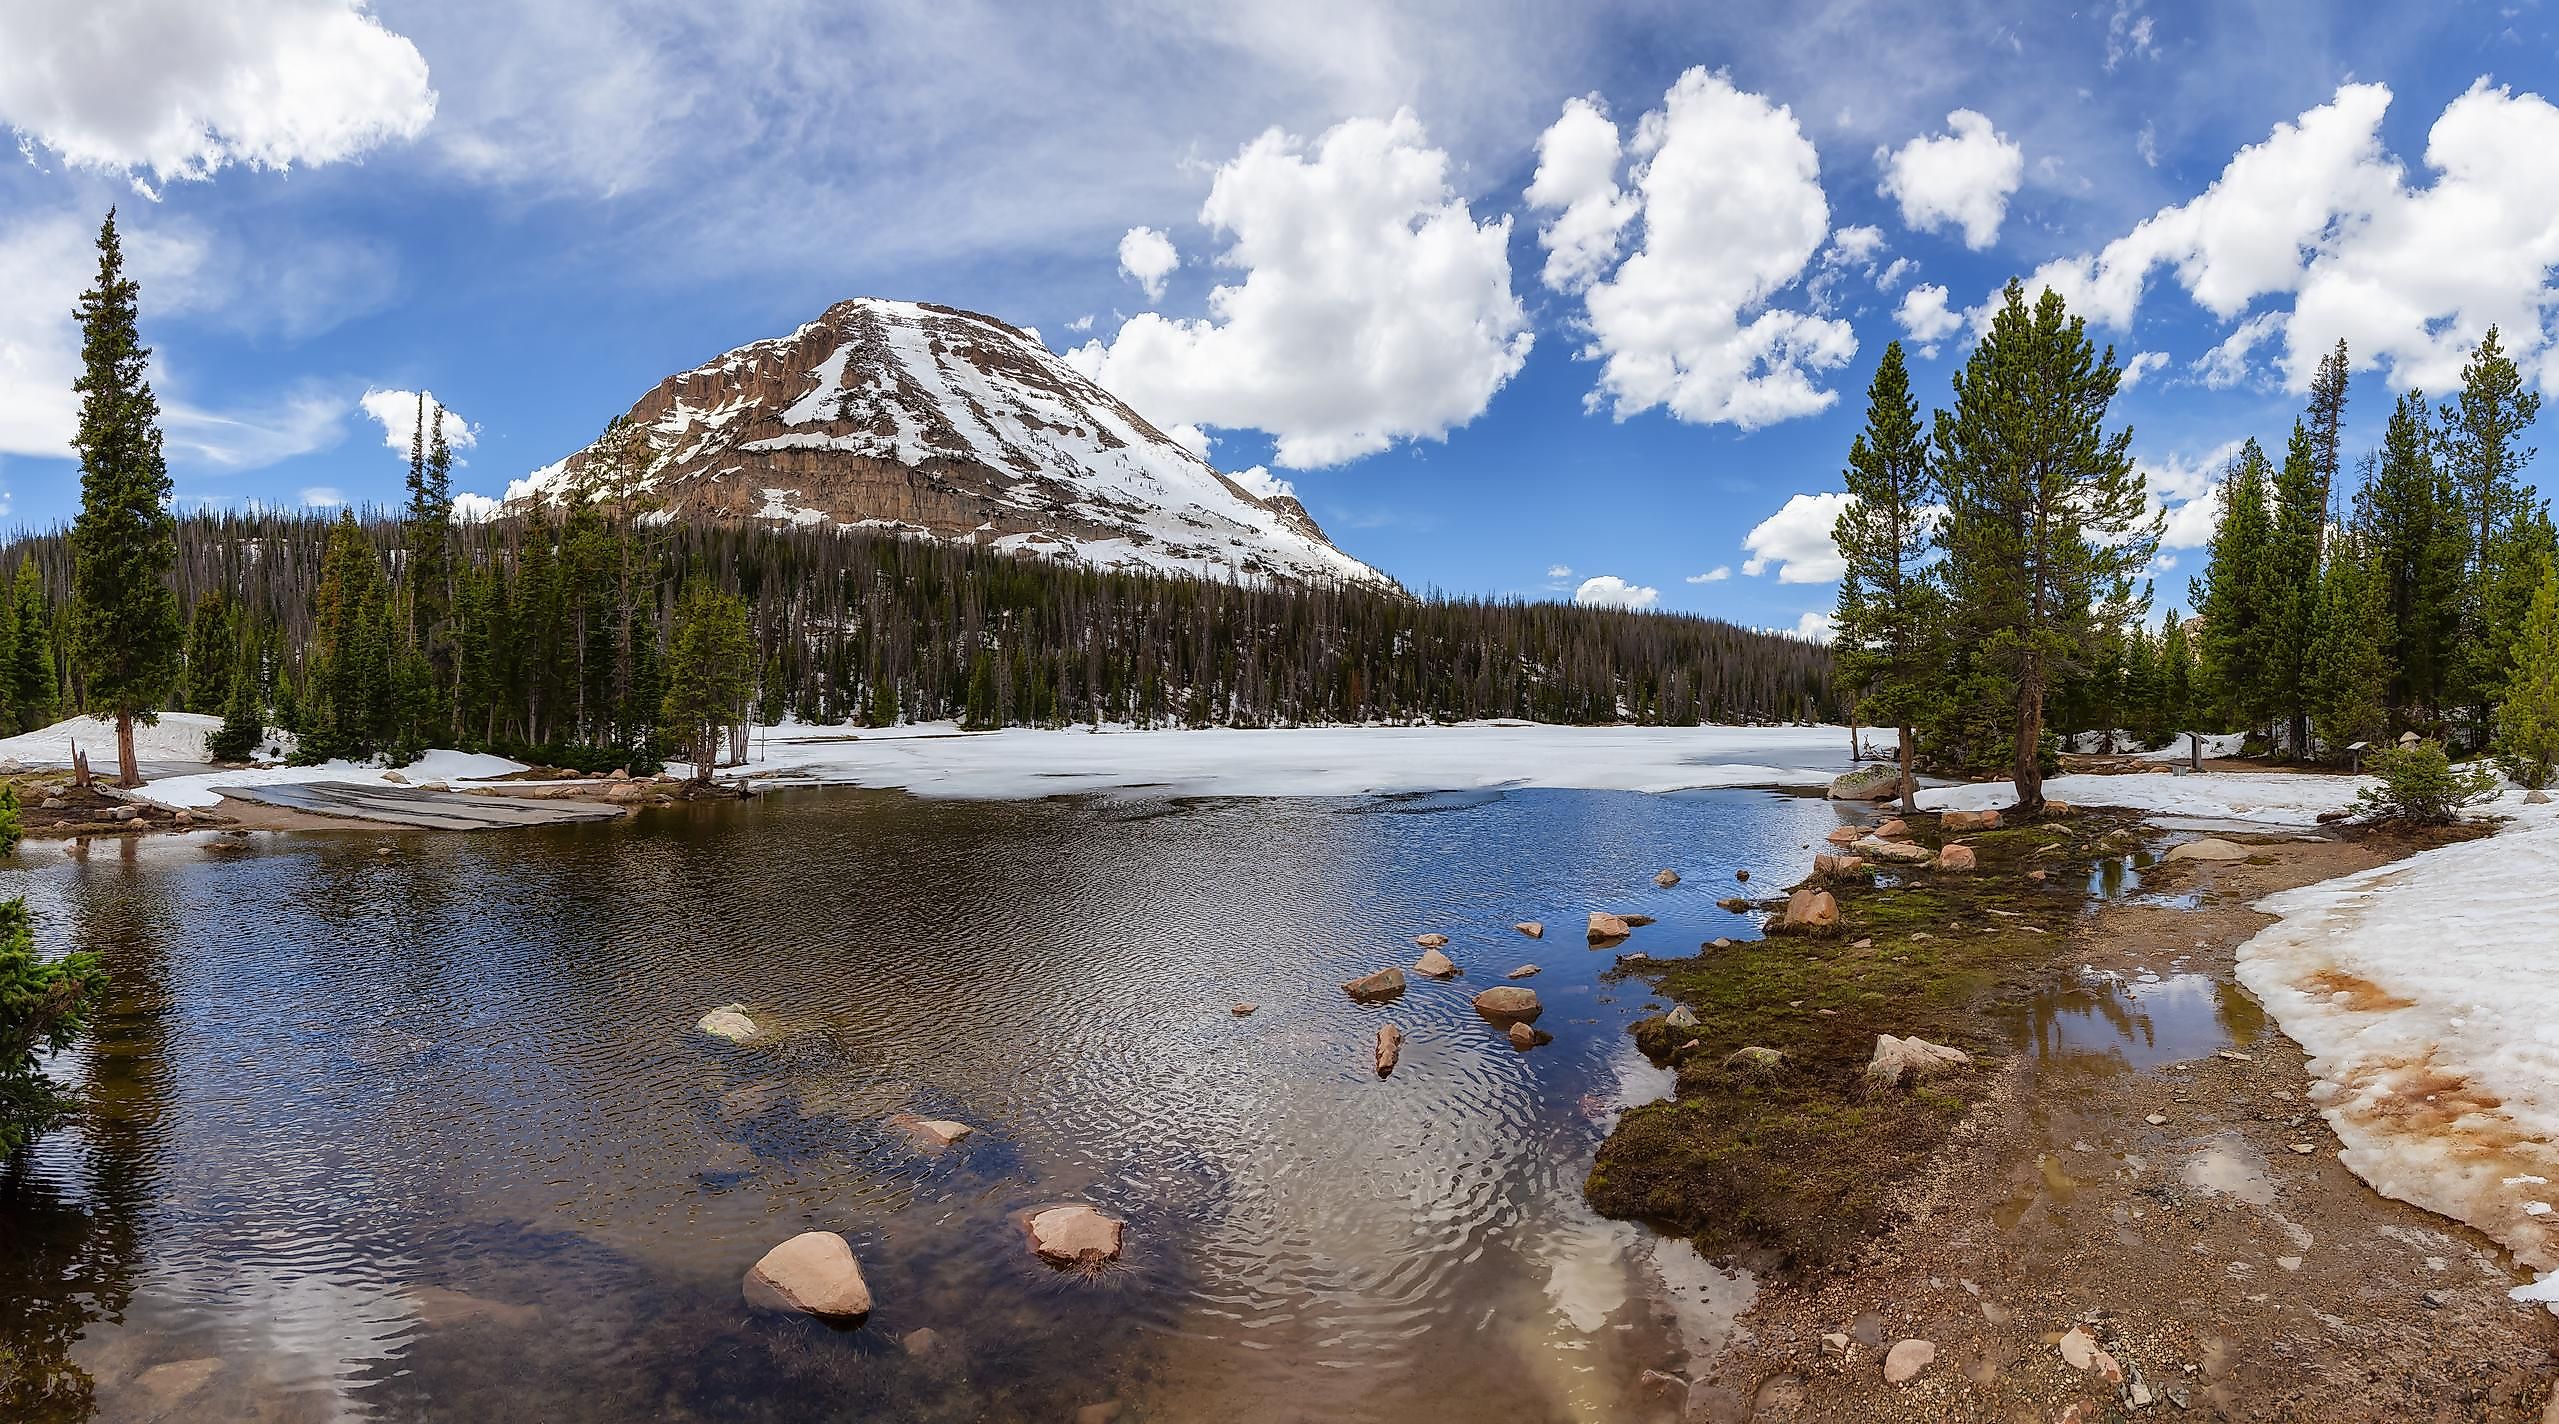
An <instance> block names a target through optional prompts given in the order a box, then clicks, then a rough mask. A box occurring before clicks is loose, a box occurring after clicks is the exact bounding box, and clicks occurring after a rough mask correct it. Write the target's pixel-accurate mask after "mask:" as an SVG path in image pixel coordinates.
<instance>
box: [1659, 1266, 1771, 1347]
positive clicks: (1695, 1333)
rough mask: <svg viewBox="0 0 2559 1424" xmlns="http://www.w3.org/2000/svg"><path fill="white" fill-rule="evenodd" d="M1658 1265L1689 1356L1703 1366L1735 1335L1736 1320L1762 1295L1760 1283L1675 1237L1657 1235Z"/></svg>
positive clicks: (1662, 1282) (1664, 1288)
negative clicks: (1723, 1265) (1728, 1268)
mask: <svg viewBox="0 0 2559 1424" xmlns="http://www.w3.org/2000/svg"><path fill="white" fill-rule="evenodd" d="M1652 1266H1653V1273H1654V1275H1655V1276H1656V1277H1657V1278H1658V1279H1659V1280H1660V1281H1661V1284H1662V1287H1663V1290H1664V1292H1665V1294H1666V1296H1667V1297H1668V1299H1669V1302H1670V1309H1671V1315H1672V1316H1673V1317H1674V1318H1675V1319H1677V1320H1678V1322H1679V1338H1680V1340H1681V1341H1682V1342H1683V1343H1685V1344H1686V1345H1687V1346H1688V1358H1689V1359H1690V1360H1692V1361H1695V1362H1696V1363H1697V1364H1699V1365H1703V1364H1704V1363H1705V1362H1706V1361H1708V1360H1710V1359H1713V1358H1714V1357H1715V1355H1716V1353H1717V1352H1718V1351H1720V1350H1722V1349H1723V1348H1724V1346H1725V1345H1726V1344H1727V1343H1729V1342H1730V1341H1731V1340H1732V1338H1733V1331H1734V1328H1735V1322H1737V1321H1739V1320H1740V1318H1741V1313H1742V1312H1743V1311H1745V1310H1748V1309H1750V1303H1751V1301H1753V1300H1754V1299H1756V1298H1757V1297H1758V1295H1759V1282H1758V1281H1756V1280H1753V1279H1752V1278H1751V1274H1750V1272H1748V1271H1744V1270H1739V1269H1734V1270H1729V1271H1728V1270H1726V1269H1724V1268H1723V1267H1721V1266H1718V1265H1716V1264H1715V1263H1714V1262H1712V1261H1709V1260H1707V1259H1706V1258H1705V1257H1704V1256H1702V1255H1700V1254H1699V1253H1698V1250H1697V1248H1696V1247H1694V1246H1692V1245H1690V1244H1688V1243H1687V1242H1686V1241H1682V1240H1680V1239H1678V1238H1677V1237H1671V1236H1658V1237H1655V1238H1654V1239H1653V1250H1652Z"/></svg>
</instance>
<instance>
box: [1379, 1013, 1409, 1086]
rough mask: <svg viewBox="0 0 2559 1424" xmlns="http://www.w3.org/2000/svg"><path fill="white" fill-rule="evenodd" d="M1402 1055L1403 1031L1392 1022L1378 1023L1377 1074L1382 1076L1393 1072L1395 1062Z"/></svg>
mask: <svg viewBox="0 0 2559 1424" xmlns="http://www.w3.org/2000/svg"><path fill="white" fill-rule="evenodd" d="M1403 1056H1404V1031H1403V1030H1402V1029H1400V1028H1397V1027H1396V1026H1395V1025H1393V1024H1379V1025H1378V1026H1377V1076H1378V1077H1380V1078H1383V1077H1385V1076H1386V1075H1387V1074H1389V1073H1392V1072H1394V1071H1395V1064H1396V1062H1397V1061H1398V1060H1400V1059H1401V1058H1402V1057H1403Z"/></svg>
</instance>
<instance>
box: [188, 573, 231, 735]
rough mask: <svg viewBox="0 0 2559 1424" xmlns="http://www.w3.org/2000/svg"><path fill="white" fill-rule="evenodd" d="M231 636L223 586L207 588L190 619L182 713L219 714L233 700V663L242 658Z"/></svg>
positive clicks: (228, 609)
mask: <svg viewBox="0 0 2559 1424" xmlns="http://www.w3.org/2000/svg"><path fill="white" fill-rule="evenodd" d="M237 641H238V640H237V639H235V638H233V637H232V636H231V605H230V603H229V601H228V600H226V599H224V598H223V596H222V591H221V590H220V589H207V590H205V593H204V596H203V597H202V598H199V599H197V600H196V603H195V614H194V616H193V617H191V618H189V619H188V620H187V655H186V660H187V672H186V677H185V678H184V679H183V680H182V681H181V684H180V685H181V686H182V687H183V688H184V689H185V695H184V696H183V697H181V698H180V699H179V707H178V710H179V711H182V712H204V713H218V712H220V711H222V709H223V708H225V707H227V706H229V705H230V703H231V666H232V664H233V663H234V662H236V661H237V660H238V653H237V649H236V648H235V647H234V644H235V643H236V642H237Z"/></svg>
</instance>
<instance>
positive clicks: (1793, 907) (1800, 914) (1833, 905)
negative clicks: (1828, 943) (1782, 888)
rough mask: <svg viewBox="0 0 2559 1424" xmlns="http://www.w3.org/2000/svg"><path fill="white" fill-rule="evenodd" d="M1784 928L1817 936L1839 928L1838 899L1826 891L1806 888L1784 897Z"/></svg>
mask: <svg viewBox="0 0 2559 1424" xmlns="http://www.w3.org/2000/svg"><path fill="white" fill-rule="evenodd" d="M1780 923H1781V924H1782V925H1783V927H1784V928H1786V929H1789V930H1794V931H1797V932H1798V933H1804V934H1819V933H1823V932H1825V931H1829V930H1835V929H1837V928H1839V897H1838V896H1836V895H1833V894H1831V893H1830V892H1829V891H1827V890H1814V889H1811V888H1809V887H1808V888H1806V889H1802V890H1798V891H1796V892H1795V893H1794V894H1792V895H1789V896H1787V897H1786V917H1785V919H1784V920H1783V921H1781V922H1780Z"/></svg>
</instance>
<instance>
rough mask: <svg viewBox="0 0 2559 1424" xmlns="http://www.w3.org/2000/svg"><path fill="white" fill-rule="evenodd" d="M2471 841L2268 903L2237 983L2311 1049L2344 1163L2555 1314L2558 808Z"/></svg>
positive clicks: (2512, 808) (2558, 1264)
mask: <svg viewBox="0 0 2559 1424" xmlns="http://www.w3.org/2000/svg"><path fill="white" fill-rule="evenodd" d="M2501 809H2503V810H2506V811H2508V812H2509V813H2511V814H2513V815H2514V817H2515V820H2514V821H2513V822H2512V823H2511V824H2509V825H2508V826H2507V827H2506V828H2505V829H2504V830H2503V831H2502V832H2500V833H2499V834H2497V835H2495V836H2492V837H2488V838H2486V839H2483V840H2476V841H2469V842H2465V843H2463V844H2460V845H2451V846H2444V847H2442V848H2440V849H2436V850H2431V851H2427V852H2424V853H2423V854H2420V855H2415V856H2411V857H2409V858H2408V859H2406V860H2403V861H2399V862H2397V863H2396V864H2392V865H2385V866H2381V867H2379V868H2377V869H2373V870H2368V871H2365V872H2363V873H2361V874H2358V875H2349V876H2344V877H2341V878H2339V879H2336V880H2330V881H2325V882H2322V883H2320V884H2317V885H2309V886H2304V887H2302V888H2300V889H2298V890H2287V891H2285V892H2283V893H2282V894H2279V895H2273V896H2269V897H2268V898H2267V899H2266V900H2264V901H2263V902H2261V903H2260V904H2259V906H2258V908H2259V909H2262V910H2264V911H2266V912H2267V913H2269V914H2274V915H2280V916H2282V917H2283V918H2282V922H2281V923H2279V924H2275V925H2272V926H2269V927H2268V928H2266V929H2265V930H2264V931H2262V932H2260V933H2259V934H2258V935H2257V936H2256V937H2255V938H2253V939H2251V940H2249V941H2248V943H2246V944H2244V945H2242V946H2240V949H2239V979H2240V982H2241V983H2243V984H2245V985H2246V986H2247V987H2248V989H2249V991H2250V992H2251V993H2254V994H2255V995H2256V996H2257V998H2258V999H2259V1000H2260V1001H2261V1002H2263V1003H2264V1004H2265V1006H2266V1008H2267V1009H2268V1010H2269V1011H2270V1012H2272V1013H2273V1014H2274V1016H2275V1018H2276V1020H2277V1021H2278V1022H2280V1023H2281V1024H2282V1025H2283V1030H2284V1032H2285V1033H2287V1034H2290V1035H2291V1036H2292V1037H2293V1038H2294V1039H2295V1040H2296V1041H2298V1042H2299V1043H2300V1044H2301V1045H2302V1047H2303V1048H2305V1049H2307V1050H2308V1051H2309V1053H2310V1071H2311V1072H2312V1073H2313V1074H2314V1075H2316V1077H2317V1079H2318V1083H2317V1085H2316V1086H2315V1087H2314V1088H2313V1089H2312V1091H2311V1098H2312V1100H2313V1101H2314V1102H2316V1103H2318V1104H2319V1106H2320V1107H2321V1109H2322V1110H2323V1111H2324V1112H2325V1114H2326V1115H2327V1118H2328V1121H2329V1123H2330V1125H2332V1126H2333V1127H2335V1129H2336V1131H2337V1135H2338V1137H2339V1138H2340V1139H2341V1140H2342V1141H2343V1142H2344V1143H2345V1144H2346V1149H2345V1152H2344V1154H2343V1160H2344V1161H2345V1163H2346V1165H2347V1166H2348V1167H2350V1168H2352V1169H2353V1170H2354V1171H2355V1173H2356V1174H2357V1175H2359V1176H2361V1177H2362V1178H2363V1179H2364V1180H2365V1181H2368V1182H2370V1183H2372V1185H2373V1186H2374V1187H2375V1188H2376V1189H2378V1190H2380V1191H2381V1192H2383V1193H2384V1194H2386V1195H2389V1196H2393V1197H2398V1198H2401V1199H2402V1200H2405V1201H2411V1202H2414V1203H2416V1204H2417V1205H2419V1206H2422V1207H2425V1208H2427V1209H2429V1210H2432V1211H2438V1212H2441V1213H2443V1214H2444V1215H2446V1216H2451V1217H2456V1218H2458V1219H2460V1220H2462V1221H2466V1222H2468V1223H2470V1224H2471V1225H2472V1226H2475V1227H2477V1228H2479V1229H2480V1230H2481V1231H2484V1232H2486V1233H2487V1234H2488V1235H2490V1236H2492V1237H2495V1238H2496V1239H2497V1240H2499V1241H2500V1242H2503V1243H2504V1244H2505V1245H2506V1247H2507V1248H2508V1249H2510V1250H2512V1251H2513V1252H2514V1253H2515V1257H2516V1259H2517V1260H2519V1261H2522V1262H2523V1263H2524V1264H2525V1265H2528V1266H2530V1267H2532V1268H2534V1269H2535V1270H2537V1271H2540V1272H2542V1273H2543V1275H2542V1277H2541V1280H2540V1282H2539V1283H2538V1284H2537V1285H2534V1286H2527V1287H2524V1288H2522V1289H2520V1290H2518V1291H2517V1292H2516V1295H2517V1297H2518V1298H2520V1299H2532V1300H2543V1301H2549V1302H2552V1303H2553V1308H2554V1309H2559V1221H2554V1217H2559V1185H2554V1184H2559V973H2553V972H2552V965H2551V943H2552V940H2551V933H2550V922H2551V912H2552V909H2553V907H2554V887H2559V814H2554V813H2559V807H2553V806H2531V807H2527V806H2522V805H2520V804H2515V803H2514V798H2512V797H2509V798H2508V800H2507V804H2505V805H2503V806H2502V807H2501Z"/></svg>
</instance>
